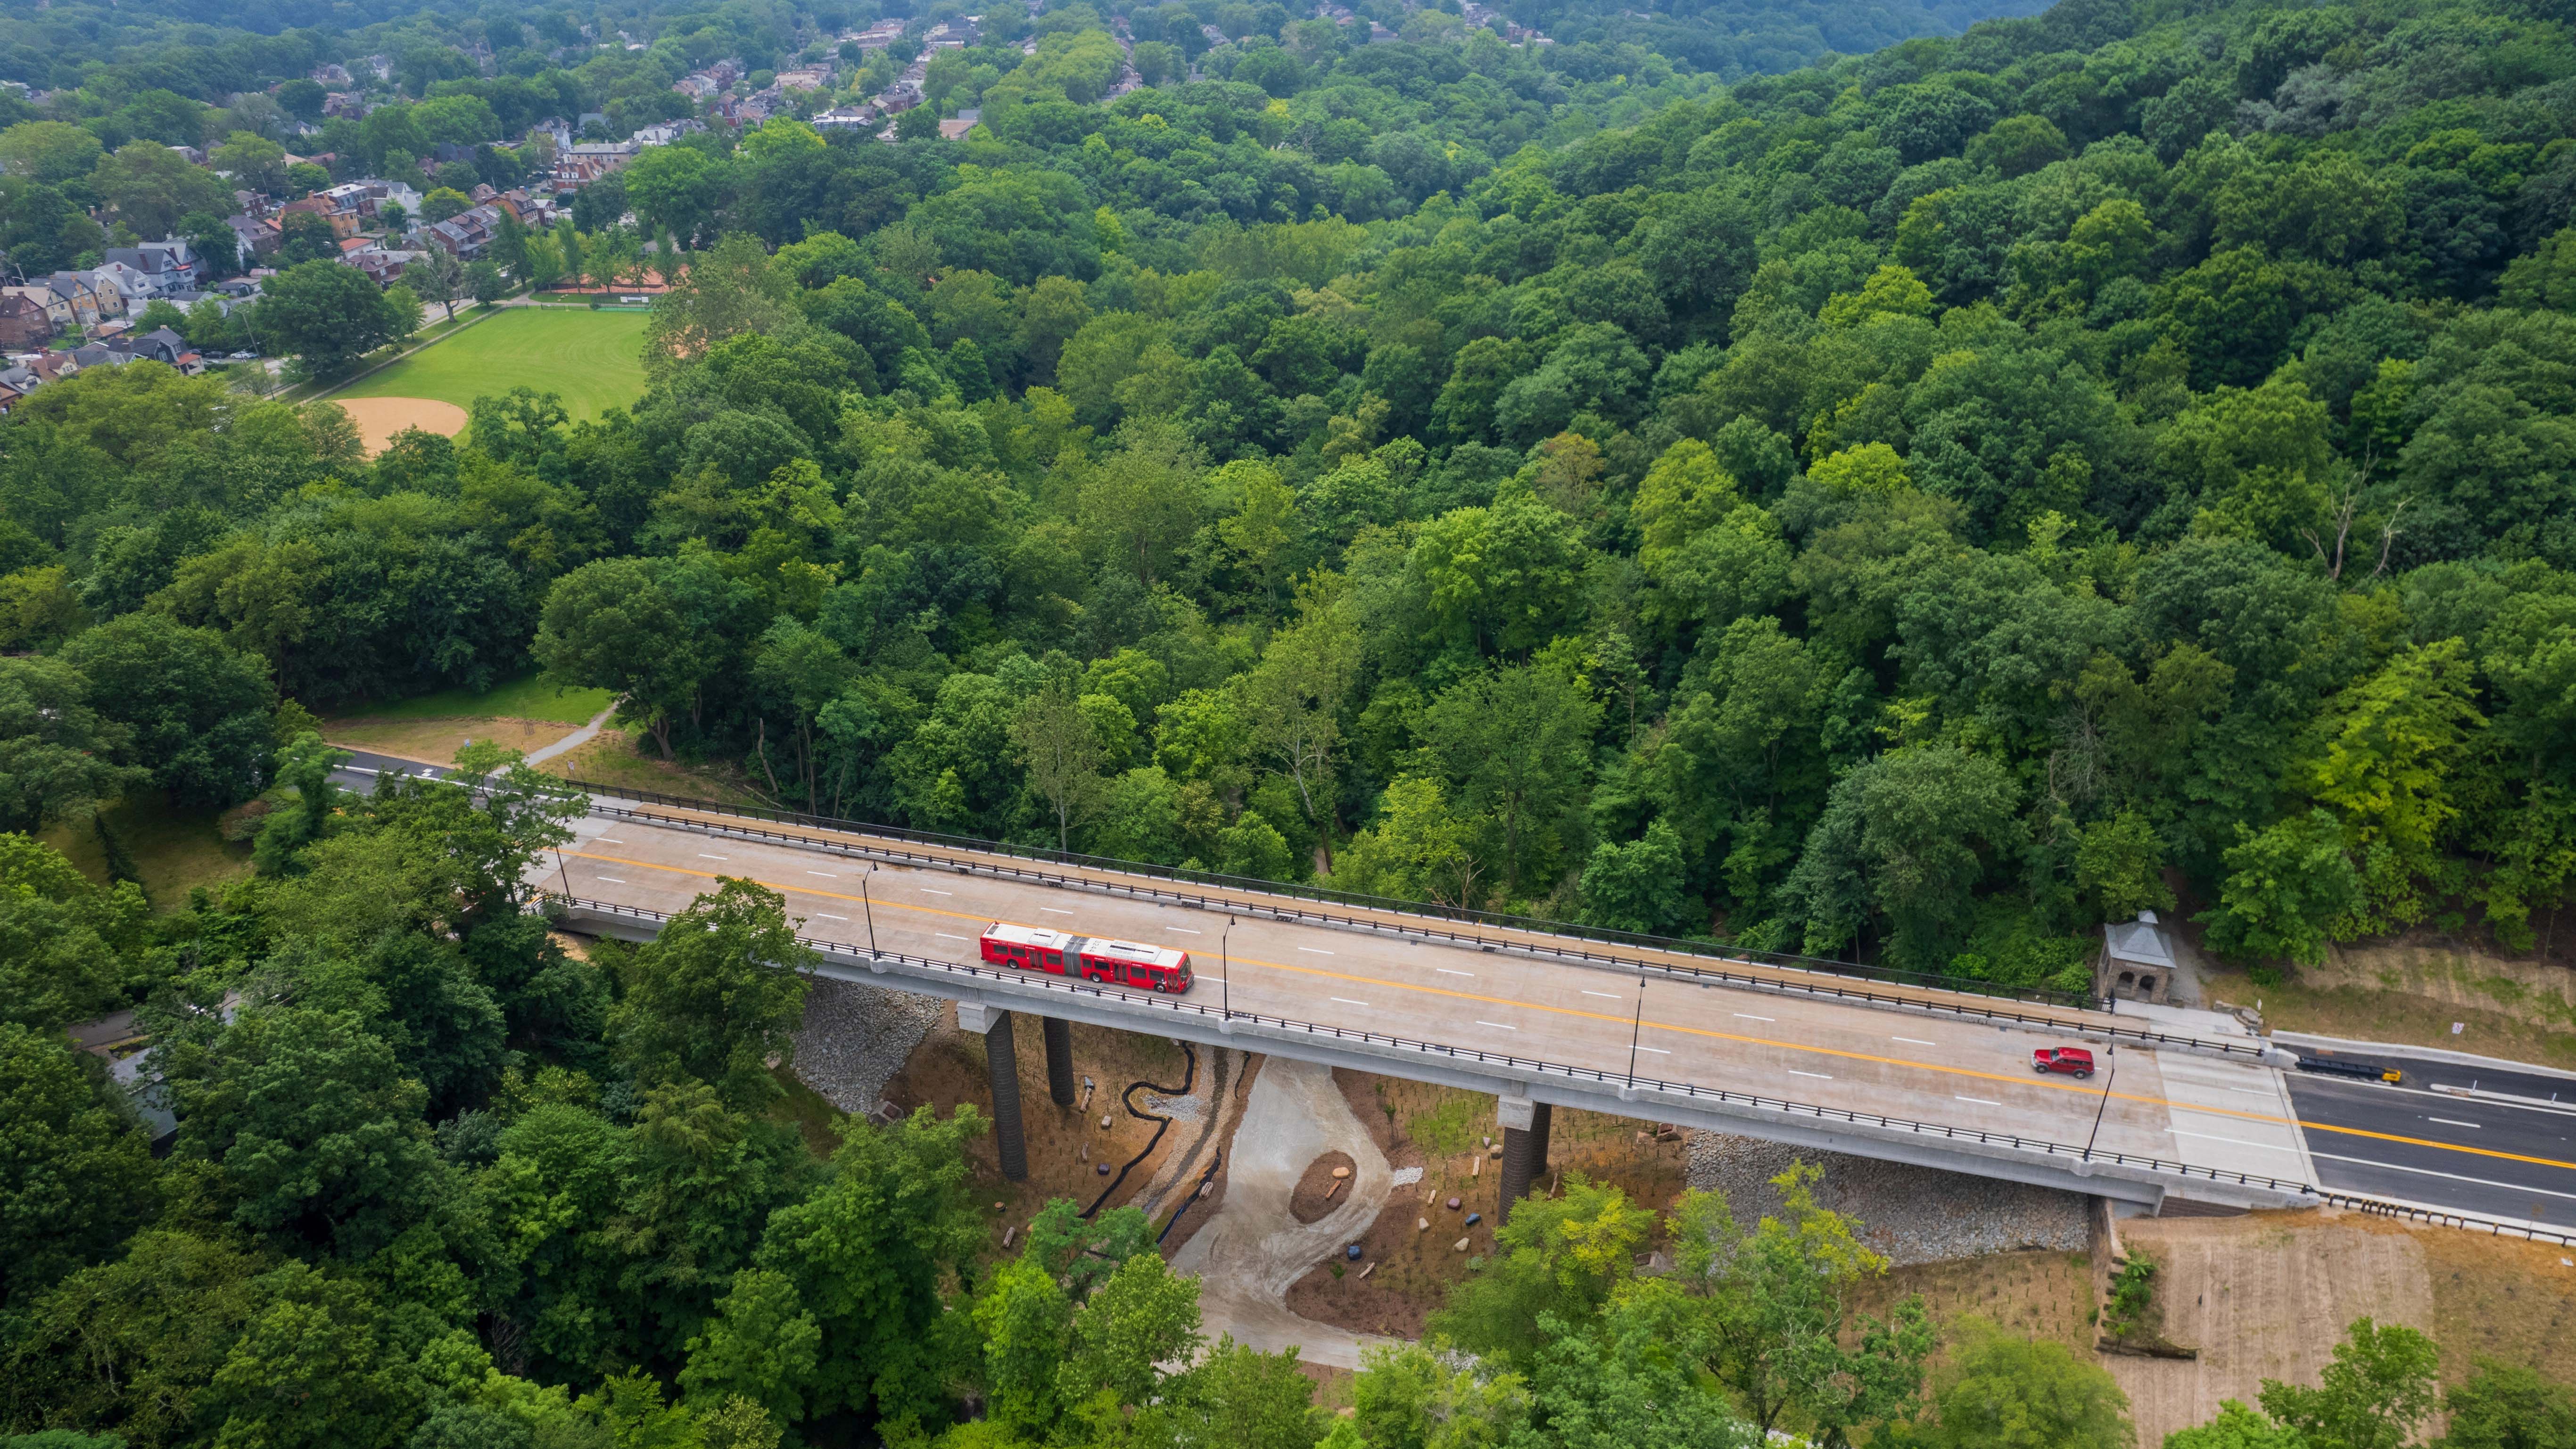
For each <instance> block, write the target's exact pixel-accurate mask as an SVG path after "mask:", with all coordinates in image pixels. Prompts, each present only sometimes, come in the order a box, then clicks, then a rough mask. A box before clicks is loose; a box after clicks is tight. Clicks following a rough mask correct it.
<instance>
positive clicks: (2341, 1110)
mask: <svg viewBox="0 0 2576 1449" xmlns="http://www.w3.org/2000/svg"><path fill="white" fill-rule="evenodd" d="M2336 1055H2338V1056H2342V1057H2349V1058H2354V1059H2358V1060H2368V1061H2372V1062H2377V1063H2380V1064H2382V1065H2386V1066H2393V1067H2396V1068H2398V1069H2399V1070H2400V1071H2401V1072H2403V1073H2404V1074H2405V1081H2404V1083H2403V1084H2402V1085H2399V1086H2393V1087H2392V1086H2389V1085H2386V1084H2384V1083H2378V1082H2360V1081H2351V1080H2347V1079H2343V1078H2337V1077H2324V1076H2316V1075H2311V1074H2309V1073H2305V1072H2292V1073H2290V1074H2289V1079H2290V1099H2291V1101H2292V1102H2293V1103H2294V1104H2295V1105H2296V1106H2297V1108H2298V1114H2299V1119H2300V1121H2301V1123H2302V1124H2303V1126H2304V1128H2305V1135H2306V1138H2307V1143H2308V1152H2309V1155H2310V1156H2311V1157H2313V1158H2314V1159H2315V1160H2316V1164H2317V1177H2318V1181H2319V1183H2320V1184H2321V1185H2322V1186H2325V1187H2334V1188H2342V1189H2344V1190H2345V1191H2347V1192H2367V1193H2376V1194H2378V1195H2380V1196H2383V1197H2394V1198H2403V1199H2405V1200H2407V1201H2409V1202H2420V1203H2432V1204H2435V1205H2437V1206H2441V1207H2447V1208H2452V1209H2456V1210H2459V1211H2464V1212H2476V1213H2489V1214H2493V1215H2495V1216H2498V1217H2509V1218H2528V1219H2530V1220H2532V1221H2534V1222H2544V1223H2554V1224H2557V1225H2560V1226H2565V1227H2576V1165H2571V1164H2576V1082H2571V1081H2570V1080H2568V1079H2567V1078H2565V1077H2560V1076H2551V1075H2547V1074H2544V1073H2537V1072H2532V1073H2516V1072H2509V1071H2499V1070H2496V1069H2494V1068H2490V1067H2471V1066H2461V1065H2456V1064H2453V1063H2450V1062H2440V1061H2431V1060H2426V1059H2423V1058H2419V1057H2407V1056H2403V1055H2400V1054H2393V1053H2383V1052H2369V1053H2363V1052H2359V1051H2348V1050H2347V1051H2338V1052H2337V1053H2336ZM2437 1084H2438V1085H2443V1086H2454V1087H2470V1086H2475V1087H2478V1088H2483V1089H2484V1090H2487V1091H2491V1092H2509V1093H2512V1094H2514V1095H2516V1096H2527V1097H2532V1098H2536V1099H2539V1100H2541V1101H2544V1102H2545V1101H2546V1100H2547V1099H2548V1098H2549V1097H2550V1095H2551V1094H2552V1093H2555V1094H2556V1095H2557V1096H2558V1097H2559V1098H2560V1099H2561V1100H2562V1101H2565V1102H2567V1103H2568V1104H2569V1105H2568V1107H2567V1108H2565V1109H2563V1110H2550V1109H2548V1108H2546V1107H2525V1106H2519V1105H2516V1104H2513V1103H2506V1102H2495V1101H2489V1100H2484V1099H2480V1098H2475V1097H2459V1096H2450V1095H2446V1094H2443V1093H2439V1092H2435V1091H2432V1090H2430V1089H2431V1088H2432V1087H2433V1086H2435V1085H2437ZM2399 1139H2407V1140H2399ZM2427 1144H2435V1145H2427Z"/></svg>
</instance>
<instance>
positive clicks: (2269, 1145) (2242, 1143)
mask: <svg viewBox="0 0 2576 1449" xmlns="http://www.w3.org/2000/svg"><path fill="white" fill-rule="evenodd" d="M2165 1130H2166V1131H2167V1132H2170V1133H2172V1134H2173V1135H2175V1136H2176V1137H2197V1138H2199V1139H2200V1140H2201V1141H2203V1142H2232V1143H2235V1144H2236V1145H2237V1146H2239V1147H2255V1148H2260V1149H2262V1150H2263V1151H2265V1152H2296V1151H2298V1150H2299V1149H2297V1148H2295V1147H2283V1146H2282V1145H2281V1144H2279V1143H2277V1142H2253V1141H2249V1140H2247V1139H2245V1138H2243V1137H2220V1136H2217V1135H2215V1134H2213V1133H2208V1132H2185V1131H2184V1130H2182V1129H2181V1128H2179V1127H2168V1128H2166V1129H2165Z"/></svg>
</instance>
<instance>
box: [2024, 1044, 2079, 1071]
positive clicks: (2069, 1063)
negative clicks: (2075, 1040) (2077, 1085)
mask: <svg viewBox="0 0 2576 1449" xmlns="http://www.w3.org/2000/svg"><path fill="white" fill-rule="evenodd" d="M2030 1069H2031V1070H2032V1071H2034V1072H2039V1073H2041V1074H2043V1075H2045V1074H2046V1073H2049V1072H2059V1073H2063V1074H2064V1075H2066V1076H2070V1077H2089V1076H2091V1075H2093V1054H2092V1053H2091V1052H2089V1051H2086V1050H2085V1049H2084V1048H2082V1047H2041V1048H2039V1049H2038V1050H2037V1051H2034V1052H2032V1053H2031V1054H2030Z"/></svg>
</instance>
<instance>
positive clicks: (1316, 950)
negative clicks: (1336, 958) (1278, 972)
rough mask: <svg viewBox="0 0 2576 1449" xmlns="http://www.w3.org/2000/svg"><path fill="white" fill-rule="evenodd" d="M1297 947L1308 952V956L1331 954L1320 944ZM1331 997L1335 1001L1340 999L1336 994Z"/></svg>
mask: <svg viewBox="0 0 2576 1449" xmlns="http://www.w3.org/2000/svg"><path fill="white" fill-rule="evenodd" d="M1297 949H1298V950H1300V951H1303V952H1305V953H1307V954H1308V955H1310V956H1330V955H1332V954H1333V953H1332V952H1330V951H1327V950H1325V949H1324V948H1323V947H1321V946H1300V947H1298V948H1297ZM1333 999H1334V1000H1335V1001H1339V1000H1341V998H1340V997H1338V996H1336V997H1334V998H1333Z"/></svg>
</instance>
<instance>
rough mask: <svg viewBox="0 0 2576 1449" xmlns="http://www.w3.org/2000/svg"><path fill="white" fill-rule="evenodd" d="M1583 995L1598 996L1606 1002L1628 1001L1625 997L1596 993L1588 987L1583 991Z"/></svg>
mask: <svg viewBox="0 0 2576 1449" xmlns="http://www.w3.org/2000/svg"><path fill="white" fill-rule="evenodd" d="M1583 994H1584V995H1586V996H1598V997H1600V998H1601V999H1602V1000H1604V1001H1625V1000H1627V999H1628V998H1626V997H1624V996H1618V995H1614V994H1612V993H1610V992H1607V991H1595V990H1593V989H1592V988H1591V987H1588V986H1587V987H1585V988H1584V989H1583Z"/></svg>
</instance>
